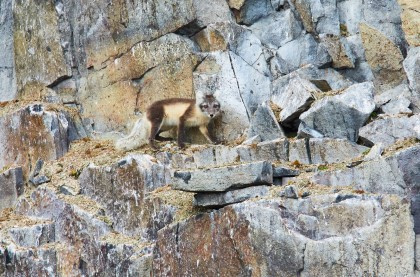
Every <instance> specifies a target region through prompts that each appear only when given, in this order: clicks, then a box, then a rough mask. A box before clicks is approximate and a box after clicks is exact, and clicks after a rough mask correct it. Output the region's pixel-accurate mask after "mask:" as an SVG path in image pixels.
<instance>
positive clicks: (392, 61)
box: [360, 23, 405, 88]
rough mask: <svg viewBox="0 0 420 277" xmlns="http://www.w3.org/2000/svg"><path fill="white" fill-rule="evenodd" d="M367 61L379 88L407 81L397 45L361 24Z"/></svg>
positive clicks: (375, 30) (378, 32)
mask: <svg viewBox="0 0 420 277" xmlns="http://www.w3.org/2000/svg"><path fill="white" fill-rule="evenodd" d="M360 34H361V37H362V42H363V47H364V48H365V56H366V61H367V62H368V63H369V66H370V68H371V69H372V72H373V75H374V76H375V83H376V84H377V85H378V86H377V88H380V87H384V88H392V87H394V86H396V85H399V84H400V83H401V82H402V81H404V79H405V74H404V72H403V68H402V61H403V55H402V53H401V51H400V49H399V48H398V46H397V45H395V44H394V42H393V41H391V40H390V39H389V38H387V37H386V36H385V35H384V34H382V33H381V32H380V31H378V30H377V29H375V28H373V27H371V26H369V25H367V24H365V23H361V24H360Z"/></svg>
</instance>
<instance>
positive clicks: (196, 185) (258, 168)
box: [171, 162, 273, 192]
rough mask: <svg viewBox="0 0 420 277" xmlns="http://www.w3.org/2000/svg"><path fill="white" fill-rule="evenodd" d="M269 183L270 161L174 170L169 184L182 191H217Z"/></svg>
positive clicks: (271, 169) (271, 178) (271, 174)
mask: <svg viewBox="0 0 420 277" xmlns="http://www.w3.org/2000/svg"><path fill="white" fill-rule="evenodd" d="M271 183H273V168H272V166H271V163H268V162H255V163H248V164H241V165H233V166H227V167H218V168H207V169H203V170H194V171H181V170H176V171H175V172H174V174H173V178H172V184H171V186H172V189H176V190H183V191H193V192H217V191H226V190H228V189H233V188H244V187H249V186H253V185H263V184H271Z"/></svg>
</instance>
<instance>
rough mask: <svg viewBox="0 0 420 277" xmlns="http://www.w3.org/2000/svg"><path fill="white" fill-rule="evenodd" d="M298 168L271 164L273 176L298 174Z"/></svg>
mask: <svg viewBox="0 0 420 277" xmlns="http://www.w3.org/2000/svg"><path fill="white" fill-rule="evenodd" d="M298 175H299V170H296V169H291V168H288V167H284V166H273V177H275V178H280V177H291V176H298Z"/></svg>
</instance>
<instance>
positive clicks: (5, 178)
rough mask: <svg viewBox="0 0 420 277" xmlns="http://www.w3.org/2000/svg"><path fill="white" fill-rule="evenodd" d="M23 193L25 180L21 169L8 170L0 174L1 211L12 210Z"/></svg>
mask: <svg viewBox="0 0 420 277" xmlns="http://www.w3.org/2000/svg"><path fill="white" fill-rule="evenodd" d="M23 191H24V180H23V171H22V168H21V167H17V168H12V169H8V170H6V171H4V172H2V173H0V200H1V201H0V210H2V209H5V208H9V207H10V208H12V207H13V206H14V205H15V204H16V203H17V199H18V197H19V196H20V195H22V194H23Z"/></svg>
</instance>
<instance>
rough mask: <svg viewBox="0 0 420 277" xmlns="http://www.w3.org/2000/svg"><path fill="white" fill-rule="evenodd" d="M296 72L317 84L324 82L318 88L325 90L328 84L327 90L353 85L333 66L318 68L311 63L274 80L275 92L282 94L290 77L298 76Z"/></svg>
mask: <svg viewBox="0 0 420 277" xmlns="http://www.w3.org/2000/svg"><path fill="white" fill-rule="evenodd" d="M296 74H297V75H298V76H299V77H300V78H302V79H306V80H309V81H311V82H312V83H313V84H315V85H317V84H322V86H321V87H318V88H319V89H321V90H323V91H324V90H325V87H326V85H328V86H327V90H329V89H332V90H342V89H345V88H347V87H349V86H350V85H352V82H351V81H349V80H348V79H346V78H344V77H343V76H342V75H341V74H340V73H338V72H337V71H336V70H334V69H332V68H326V69H318V68H316V67H315V66H314V65H312V64H309V65H305V66H303V67H301V68H299V69H298V70H296V71H295V72H293V73H291V74H288V75H286V76H282V77H280V78H278V79H276V80H275V81H273V92H275V93H276V94H278V95H280V94H282V93H283V91H284V89H285V88H286V86H287V84H288V83H289V81H290V79H292V77H293V76H296ZM325 83H327V84H325Z"/></svg>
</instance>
